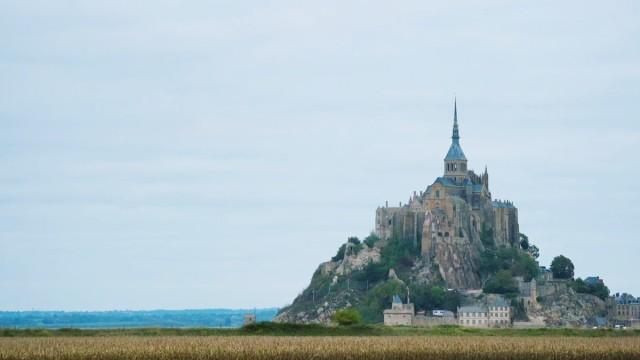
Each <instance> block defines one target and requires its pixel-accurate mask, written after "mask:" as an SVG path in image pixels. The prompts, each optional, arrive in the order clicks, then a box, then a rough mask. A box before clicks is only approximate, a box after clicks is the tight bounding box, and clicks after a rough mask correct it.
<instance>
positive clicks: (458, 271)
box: [422, 197, 484, 289]
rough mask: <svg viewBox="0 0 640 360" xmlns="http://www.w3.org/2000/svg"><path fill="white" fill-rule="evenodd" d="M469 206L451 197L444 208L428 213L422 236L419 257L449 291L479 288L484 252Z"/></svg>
mask: <svg viewBox="0 0 640 360" xmlns="http://www.w3.org/2000/svg"><path fill="white" fill-rule="evenodd" d="M477 216H478V215H474V214H473V213H472V211H471V208H470V206H469V204H468V203H467V202H465V201H463V200H462V199H459V198H456V197H452V198H451V204H450V206H447V207H445V209H436V210H433V211H428V212H427V213H426V215H425V221H424V224H423V234H422V239H423V240H422V255H423V258H424V259H426V261H427V262H432V263H433V264H434V265H435V266H436V267H437V268H438V272H439V274H440V277H441V279H443V280H444V282H445V284H446V285H447V287H449V288H459V289H468V288H472V289H477V288H480V287H482V282H481V279H480V272H479V264H478V260H479V257H480V253H481V251H482V250H483V249H484V247H483V245H482V243H481V241H480V232H479V229H478V226H477V223H479V222H480V221H481V219H479V220H476V217H477Z"/></svg>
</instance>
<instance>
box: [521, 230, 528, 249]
mask: <svg viewBox="0 0 640 360" xmlns="http://www.w3.org/2000/svg"><path fill="white" fill-rule="evenodd" d="M520 247H521V248H522V250H528V249H529V237H528V236H527V235H525V234H523V233H520Z"/></svg>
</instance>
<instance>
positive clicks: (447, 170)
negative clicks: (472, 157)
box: [444, 99, 467, 182]
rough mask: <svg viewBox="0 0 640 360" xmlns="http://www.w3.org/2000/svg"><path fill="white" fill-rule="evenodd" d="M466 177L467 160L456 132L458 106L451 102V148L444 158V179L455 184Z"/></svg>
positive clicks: (457, 131)
mask: <svg viewBox="0 0 640 360" xmlns="http://www.w3.org/2000/svg"><path fill="white" fill-rule="evenodd" d="M466 176H467V158H466V157H465V156H464V152H463V151H462V147H460V133H459V130H458V104H457V101H456V100H455V99H454V101H453V134H452V136H451V146H450V147H449V151H448V152H447V156H445V158H444V177H445V178H448V179H451V180H453V181H455V182H462V181H463V180H464V178H465V177H466Z"/></svg>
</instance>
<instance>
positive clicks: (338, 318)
mask: <svg viewBox="0 0 640 360" xmlns="http://www.w3.org/2000/svg"><path fill="white" fill-rule="evenodd" d="M332 320H333V321H334V322H336V323H338V325H340V326H350V325H358V324H360V323H361V322H362V316H361V315H360V312H358V310H356V309H354V308H346V309H340V310H338V311H336V313H335V314H333V318H332Z"/></svg>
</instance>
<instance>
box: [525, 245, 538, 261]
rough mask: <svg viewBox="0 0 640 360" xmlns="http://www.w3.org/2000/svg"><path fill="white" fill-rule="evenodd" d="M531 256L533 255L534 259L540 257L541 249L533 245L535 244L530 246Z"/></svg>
mask: <svg viewBox="0 0 640 360" xmlns="http://www.w3.org/2000/svg"><path fill="white" fill-rule="evenodd" d="M528 251H529V254H531V257H533V258H534V259H536V260H537V259H538V258H539V257H540V249H538V247H537V246H535V245H533V244H529V249H528Z"/></svg>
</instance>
